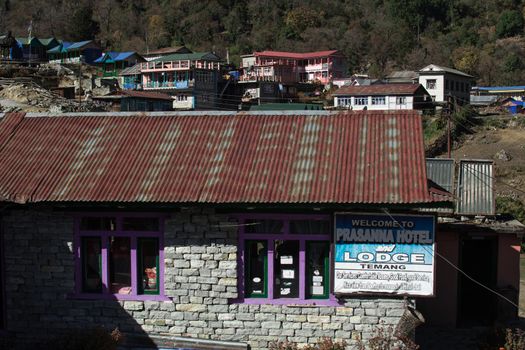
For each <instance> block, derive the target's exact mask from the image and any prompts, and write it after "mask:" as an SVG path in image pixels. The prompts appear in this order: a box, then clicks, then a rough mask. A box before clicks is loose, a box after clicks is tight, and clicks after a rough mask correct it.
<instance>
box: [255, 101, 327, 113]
mask: <svg viewBox="0 0 525 350" xmlns="http://www.w3.org/2000/svg"><path fill="white" fill-rule="evenodd" d="M286 110H288V111H309V110H310V111H312V110H313V111H322V110H323V105H321V104H316V103H263V104H260V105H253V106H251V107H250V111H286Z"/></svg>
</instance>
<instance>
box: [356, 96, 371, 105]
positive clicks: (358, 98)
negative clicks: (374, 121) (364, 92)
mask: <svg viewBox="0 0 525 350" xmlns="http://www.w3.org/2000/svg"><path fill="white" fill-rule="evenodd" d="M367 104H368V97H363V96H356V97H354V105H356V106H365V105H367Z"/></svg>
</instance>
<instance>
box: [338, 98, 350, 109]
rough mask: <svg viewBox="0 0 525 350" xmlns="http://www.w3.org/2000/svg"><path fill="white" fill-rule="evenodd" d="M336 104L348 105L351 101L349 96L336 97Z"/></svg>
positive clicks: (340, 105)
mask: <svg viewBox="0 0 525 350" xmlns="http://www.w3.org/2000/svg"><path fill="white" fill-rule="evenodd" d="M337 101H338V103H337V105H338V106H339V107H349V106H350V105H351V103H352V98H351V97H337Z"/></svg>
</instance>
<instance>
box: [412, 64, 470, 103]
mask: <svg viewBox="0 0 525 350" xmlns="http://www.w3.org/2000/svg"><path fill="white" fill-rule="evenodd" d="M418 74H419V83H420V84H421V85H423V86H424V87H425V89H426V90H427V91H428V93H429V94H430V96H431V97H432V100H434V101H435V102H446V101H447V100H450V102H456V103H457V104H468V103H470V88H471V86H472V82H473V80H474V77H473V76H472V75H470V74H467V73H464V72H461V71H459V70H456V69H452V68H448V67H443V66H438V65H436V64H429V65H428V66H426V67H424V68H422V69H420V70H419V71H418Z"/></svg>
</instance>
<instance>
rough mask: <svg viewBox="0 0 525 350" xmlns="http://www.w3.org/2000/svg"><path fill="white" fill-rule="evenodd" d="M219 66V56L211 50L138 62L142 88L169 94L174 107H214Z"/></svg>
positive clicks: (187, 108) (215, 105) (188, 108)
mask: <svg viewBox="0 0 525 350" xmlns="http://www.w3.org/2000/svg"><path fill="white" fill-rule="evenodd" d="M220 69H221V59H220V57H218V56H216V55H215V54H213V53H211V52H194V53H187V54H186V53H184V54H180V53H176V54H172V55H168V56H163V57H161V58H157V59H154V60H151V61H147V62H144V63H141V64H140V72H141V77H142V89H143V90H156V91H163V92H165V93H168V94H170V95H172V96H173V97H174V102H173V108H174V109H182V110H193V109H213V108H217V107H219V106H218V92H219V91H218V84H219V79H220V78H221V77H220Z"/></svg>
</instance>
